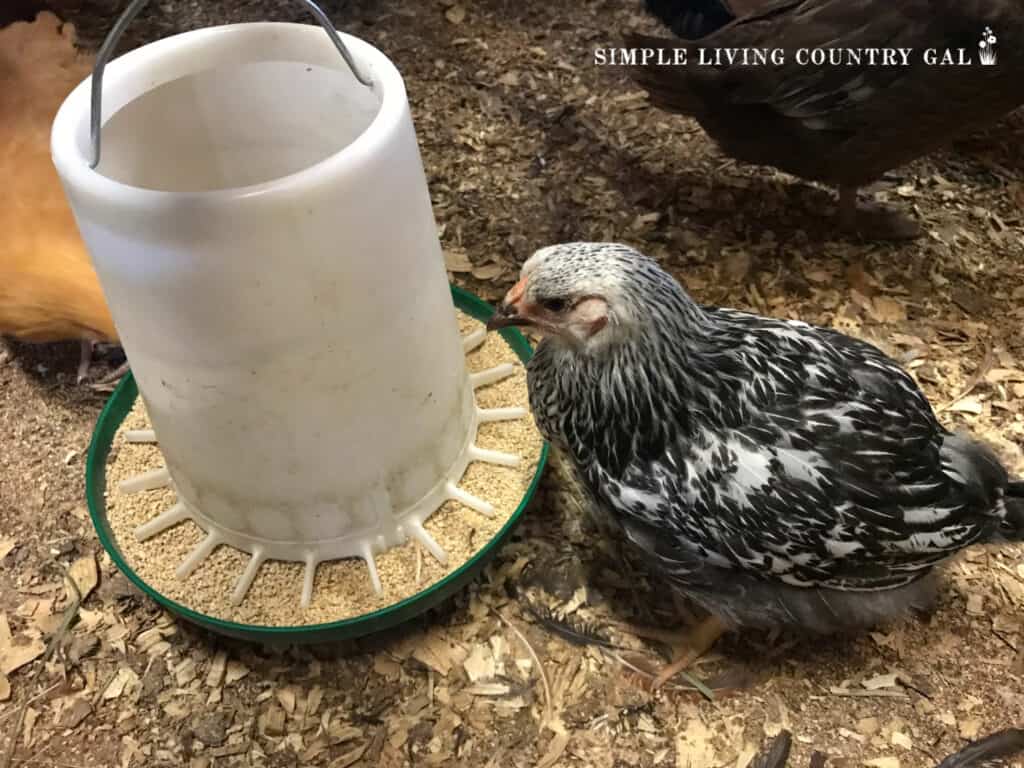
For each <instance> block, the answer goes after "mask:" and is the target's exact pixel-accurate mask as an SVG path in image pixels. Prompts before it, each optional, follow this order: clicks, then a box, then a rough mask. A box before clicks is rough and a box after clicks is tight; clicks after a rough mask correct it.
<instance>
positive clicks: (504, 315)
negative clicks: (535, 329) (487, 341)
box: [487, 301, 533, 331]
mask: <svg viewBox="0 0 1024 768" xmlns="http://www.w3.org/2000/svg"><path fill="white" fill-rule="evenodd" d="M532 322H533V321H532V320H530V319H529V318H527V317H523V316H522V315H520V314H519V307H518V306H517V305H516V304H509V303H507V302H504V301H503V302H501V304H500V305H499V306H498V309H497V311H496V312H495V313H494V314H493V315H491V319H490V320H488V321H487V330H488V331H496V330H498V329H499V328H509V327H511V326H513V325H530V324H531V323H532Z"/></svg>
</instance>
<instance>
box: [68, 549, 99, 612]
mask: <svg viewBox="0 0 1024 768" xmlns="http://www.w3.org/2000/svg"><path fill="white" fill-rule="evenodd" d="M68 574H69V575H70V576H71V578H72V579H74V580H75V584H77V585H78V591H79V592H80V593H81V595H82V602H85V599H86V598H87V597H89V595H91V594H92V591H93V590H94V589H96V585H97V584H98V583H99V574H98V573H97V571H96V558H95V557H93V556H92V555H86V556H85V557H80V558H78V559H77V560H75V562H73V563H72V564H71V568H69V569H68Z"/></svg>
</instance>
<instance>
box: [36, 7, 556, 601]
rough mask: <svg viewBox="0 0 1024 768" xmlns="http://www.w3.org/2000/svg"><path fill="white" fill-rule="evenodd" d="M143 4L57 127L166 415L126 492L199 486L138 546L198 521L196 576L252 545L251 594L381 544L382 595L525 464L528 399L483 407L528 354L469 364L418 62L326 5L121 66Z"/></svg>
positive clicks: (58, 150) (119, 27)
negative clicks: (469, 470)
mask: <svg viewBox="0 0 1024 768" xmlns="http://www.w3.org/2000/svg"><path fill="white" fill-rule="evenodd" d="M143 4H144V0H135V2H133V3H131V4H130V5H129V7H128V9H127V10H126V11H125V12H124V14H123V15H122V17H121V18H120V19H119V20H118V22H117V23H116V24H115V26H114V28H113V29H112V30H111V33H110V35H109V36H108V38H107V40H106V41H105V43H104V45H103V47H102V48H101V50H100V53H99V56H98V57H97V63H96V69H95V71H94V73H93V76H92V78H90V79H89V80H86V81H85V82H83V83H82V84H80V85H79V86H78V87H77V88H76V89H75V90H74V91H73V92H72V93H71V94H70V96H69V97H68V98H67V100H66V101H65V102H64V104H63V106H62V107H61V109H60V111H59V112H58V114H57V117H56V119H55V122H54V126H53V134H52V153H53V160H54V164H55V166H56V168H57V171H58V173H59V175H60V177H61V180H62V182H63V184H64V188H65V191H66V194H67V196H68V199H69V201H70V204H71V208H72V210H73V212H74V215H75V218H76V220H77V223H78V227H79V230H80V232H81V234H82V237H83V239H84V242H85V244H86V247H87V249H88V251H89V253H90V255H91V258H92V260H93V263H94V265H95V267H96V271H97V274H98V275H99V278H100V283H101V284H102V287H103V291H104V294H105V296H106V298H107V301H108V303H109V305H110V309H111V313H112V315H113V318H114V322H115V324H116V326H117V329H118V333H119V335H120V338H121V341H122V344H123V346H124V349H125V352H126V354H127V356H128V359H129V360H130V362H131V367H132V373H133V376H134V383H133V386H134V385H137V387H138V391H139V394H140V395H141V396H142V398H143V399H144V401H145V404H146V408H147V410H148V413H149V417H150V420H151V423H152V425H153V432H154V434H151V435H135V436H133V437H134V439H143V440H147V439H153V440H156V441H157V442H158V443H159V446H160V450H161V452H162V454H163V456H164V459H165V461H166V467H165V468H163V469H160V470H157V471H154V472H151V473H148V474H146V475H143V476H139V477H136V478H134V479H132V480H130V481H126V483H125V484H123V485H122V490H124V491H126V492H133V491H142V490H146V489H152V488H156V487H160V486H170V487H172V488H173V490H174V491H175V492H176V495H177V502H176V503H175V504H174V505H173V506H171V507H170V508H169V509H166V510H165V511H163V512H162V513H161V514H159V515H158V516H156V517H155V518H154V519H152V520H151V521H150V522H148V523H146V524H145V525H142V526H140V527H139V528H138V529H137V531H136V536H137V537H138V538H139V539H141V540H145V539H147V538H149V537H152V536H155V535H156V534H158V533H160V532H162V531H165V530H167V529H168V528H170V527H171V526H173V525H175V524H177V523H179V522H181V521H183V520H185V519H192V520H194V521H195V522H196V523H197V524H198V525H199V526H200V527H201V528H202V529H203V530H204V531H205V538H204V539H203V541H202V542H201V543H200V544H199V545H198V546H197V547H196V548H195V549H194V550H193V551H192V553H191V554H190V555H189V556H188V557H187V558H186V559H185V560H184V562H182V563H181V564H180V565H179V566H178V569H177V575H178V577H179V578H182V579H184V578H187V577H188V575H189V574H190V573H191V572H192V571H193V570H194V569H195V568H197V567H200V566H201V564H202V563H203V561H204V560H205V559H206V558H207V557H208V556H209V555H210V554H211V553H212V552H213V551H214V549H216V548H217V547H218V546H219V545H222V544H223V545H229V546H231V547H234V548H236V549H238V550H241V551H243V552H246V553H248V554H249V556H250V558H249V560H248V566H247V567H246V568H245V569H244V570H243V571H242V572H241V573H239V574H238V577H237V581H235V583H234V584H233V585H230V584H229V585H226V586H225V589H228V590H231V591H232V596H231V600H232V602H234V603H235V604H237V603H239V602H241V601H242V600H243V599H244V597H245V595H246V592H247V590H248V589H249V586H250V585H251V584H252V582H253V579H254V578H255V576H256V574H257V572H258V570H259V568H260V565H261V564H262V563H263V562H265V561H267V560H271V559H276V560H284V561H293V562H299V563H303V564H305V581H304V587H303V589H302V594H301V595H296V599H301V600H302V603H303V605H307V604H308V603H309V601H310V599H311V595H312V590H313V585H314V574H315V570H316V567H317V564H318V563H320V562H323V561H327V560H333V559H336V558H352V557H357V558H362V559H363V560H365V562H366V565H367V570H368V574H367V589H374V590H376V591H378V592H380V590H381V584H380V580H379V578H378V576H377V571H376V567H375V565H374V555H375V554H377V553H380V552H381V551H383V550H385V549H387V548H388V547H392V546H396V545H398V544H401V543H404V542H405V541H407V540H408V539H410V538H411V539H414V540H416V541H417V542H419V543H420V545H422V546H423V548H424V549H426V550H427V551H428V552H429V553H430V554H431V555H433V557H435V558H437V559H438V560H439V561H441V562H442V563H443V562H444V561H445V559H446V553H445V552H444V550H443V549H442V548H441V547H440V546H439V545H438V544H437V543H436V542H435V541H434V539H433V538H432V537H431V536H430V535H429V533H428V532H427V531H426V529H425V528H424V522H425V521H426V520H427V518H428V517H429V516H430V515H431V514H432V513H433V512H434V511H435V510H437V509H438V508H439V507H440V506H441V505H442V504H443V503H445V502H446V501H449V500H456V501H458V502H461V503H462V504H464V505H466V506H468V507H471V508H472V509H474V510H477V511H478V512H480V513H482V514H485V515H487V514H491V513H492V512H493V509H492V508H491V506H490V505H489V504H488V503H487V502H485V501H483V500H481V499H479V498H476V497H474V496H472V495H470V494H469V493H467V492H466V491H464V490H463V489H461V488H460V487H459V482H460V479H461V478H462V475H463V473H464V471H465V469H466V467H467V465H468V464H469V463H470V462H472V461H483V462H488V463H493V464H499V465H506V466H512V465H515V464H516V463H518V462H519V461H520V457H518V456H515V455H510V454H505V453H499V452H495V451H488V450H483V449H481V448H479V447H477V446H476V445H475V437H476V432H477V428H478V426H479V425H480V424H481V423H483V422H487V421H496V420H510V419H520V418H525V417H527V412H526V410H525V409H522V408H504V409H494V410H484V409H481V408H479V407H478V406H477V405H476V401H475V397H474V389H475V388H478V387H480V386H483V385H486V384H488V383H492V382H494V381H498V380H500V379H502V378H504V377H507V376H509V375H510V374H511V373H513V371H514V370H515V368H514V366H512V365H503V366H499V367H496V368H493V369H491V370H488V371H485V372H482V373H478V374H473V375H470V374H469V373H468V372H467V368H466V365H465V358H464V354H465V352H466V351H467V350H470V349H472V348H474V347H475V346H477V345H479V344H480V343H482V342H483V339H484V332H483V330H482V329H481V330H480V331H479V332H477V333H474V334H473V335H472V336H471V337H467V338H463V337H462V336H461V335H460V332H459V327H458V323H457V319H456V315H455V312H454V307H453V302H452V293H451V291H450V289H449V285H448V283H447V278H446V272H445V267H444V260H443V257H442V253H441V248H440V243H439V240H438V235H437V227H436V223H435V221H434V217H433V213H432V210H431V205H430V197H429V194H428V191H427V185H426V178H425V174H424V171H423V165H422V161H421V159H420V154H419V149H418V145H417V141H416V135H415V131H414V128H413V123H412V119H411V116H410V112H409V105H408V101H407V98H406V93H405V86H404V83H403V81H402V78H401V75H400V74H399V72H398V71H397V70H396V69H395V67H394V65H393V64H392V63H391V61H390V60H388V58H387V57H386V56H384V54H382V53H381V52H380V51H379V50H377V49H376V48H374V47H373V46H371V45H369V44H368V43H366V42H364V41H362V40H360V39H358V38H355V37H352V36H350V35H345V34H340V33H338V32H336V31H335V30H334V28H333V26H331V25H330V23H329V21H328V20H327V18H326V16H325V15H324V14H323V12H322V11H321V10H320V9H319V8H318V7H316V6H315V5H314V4H313V3H312V2H308V0H307V1H306V2H304V5H305V6H306V7H307V8H308V9H309V10H311V11H312V12H313V14H314V16H315V17H316V18H317V20H318V21H319V22H320V25H321V27H322V28H321V27H318V26H316V25H305V24H291V23H271V22H261V23H248V24H235V25H227V26H220V27H211V28H206V29H201V30H197V31H192V32H186V33H183V34H179V35H175V36H173V37H169V38H166V39H163V40H161V41H159V42H155V43H152V44H149V45H145V46H143V47H141V48H137V49H135V50H133V51H131V52H129V53H126V54H124V55H123V56H120V57H119V58H117V59H115V60H113V61H111V62H110V63H109V65H106V61H107V59H108V58H109V56H110V53H111V52H112V50H113V49H114V47H115V46H116V44H117V40H118V38H119V37H120V35H121V33H122V32H123V30H124V28H125V26H126V25H127V24H128V23H129V22H130V21H131V19H132V18H133V17H134V16H135V15H136V14H137V13H138V11H139V10H140V8H141V7H142V6H143ZM325 31H326V32H327V34H324V32H325ZM477 309H478V311H477V313H476V314H477V315H478V316H479V315H480V314H481V312H480V311H479V308H477ZM510 338H512V337H511V336H506V339H510ZM520 341H521V339H520ZM523 344H525V342H523ZM527 349H528V347H527ZM122 397H124V394H123V393H122ZM132 399H133V398H132ZM122 406H123V403H122ZM128 407H130V401H129V405H128ZM125 412H126V411H125V410H121V412H120V417H121V418H123V416H124V413H125ZM118 421H120V419H118ZM101 422H102V419H101ZM99 431H100V430H98V432H99ZM107 431H109V425H108V430H107ZM110 437H112V434H111V435H107V440H108V441H109V438H110ZM95 447H96V446H95V441H94V448H95ZM107 449H109V442H107ZM103 453H104V455H105V451H104V452H103ZM542 463H543V457H542ZM90 464H92V460H91V461H90ZM540 469H541V467H540V466H539V467H538V469H537V471H538V473H539V472H540ZM90 485H91V483H90ZM95 492H96V489H95V488H93V487H90V502H91V504H90V505H91V506H95V504H93V503H92V502H96V500H95V499H94V498H93V497H94V495H95ZM97 503H98V502H97ZM94 511H95V510H94ZM108 533H109V531H108ZM101 538H103V539H104V543H105V544H108V548H109V543H108V538H109V537H107V536H103V531H102V530H101Z"/></svg>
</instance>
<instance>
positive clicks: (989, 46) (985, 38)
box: [978, 27, 996, 67]
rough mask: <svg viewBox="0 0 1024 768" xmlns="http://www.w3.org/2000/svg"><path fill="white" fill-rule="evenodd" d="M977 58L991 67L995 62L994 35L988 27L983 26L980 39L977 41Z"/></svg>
mask: <svg viewBox="0 0 1024 768" xmlns="http://www.w3.org/2000/svg"><path fill="white" fill-rule="evenodd" d="M978 58H979V59H980V60H981V63H982V64H984V65H985V66H986V67H991V66H992V65H993V64H995V63H996V36H995V33H994V32H993V31H992V30H991V29H990V28H989V27H985V29H984V31H983V32H982V33H981V41H980V42H979V43H978Z"/></svg>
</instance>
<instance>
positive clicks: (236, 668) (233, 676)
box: [224, 661, 249, 685]
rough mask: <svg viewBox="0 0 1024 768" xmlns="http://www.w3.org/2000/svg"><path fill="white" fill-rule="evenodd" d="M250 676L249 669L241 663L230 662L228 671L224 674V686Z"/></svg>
mask: <svg viewBox="0 0 1024 768" xmlns="http://www.w3.org/2000/svg"><path fill="white" fill-rule="evenodd" d="M248 674H249V668H248V667H247V666H245V664H243V663H242V662H240V661H229V662H228V666H227V670H226V671H225V673H224V685H232V684H234V683H237V682H238V681H239V680H241V679H242V678H243V677H245V676H246V675H248Z"/></svg>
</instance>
